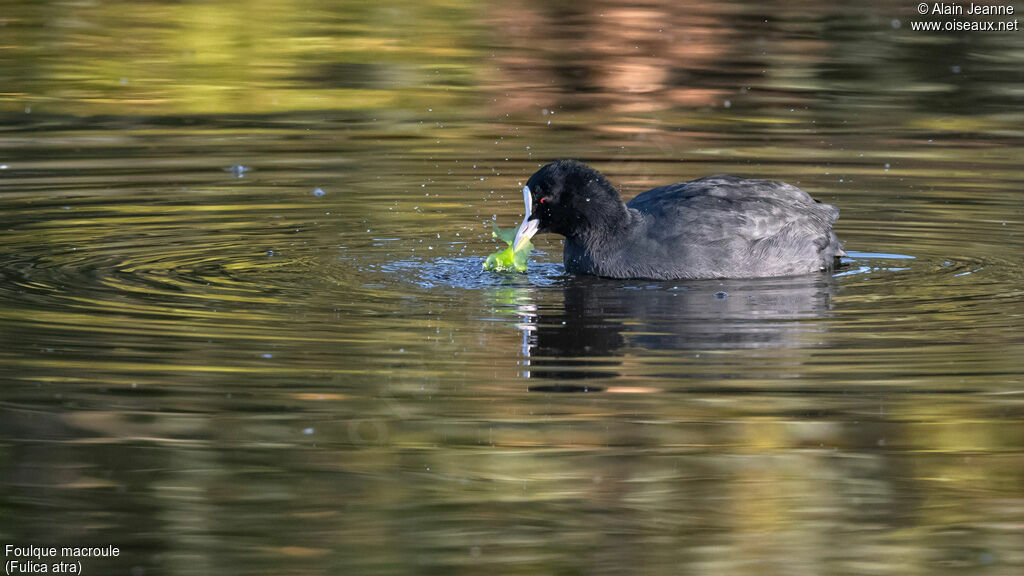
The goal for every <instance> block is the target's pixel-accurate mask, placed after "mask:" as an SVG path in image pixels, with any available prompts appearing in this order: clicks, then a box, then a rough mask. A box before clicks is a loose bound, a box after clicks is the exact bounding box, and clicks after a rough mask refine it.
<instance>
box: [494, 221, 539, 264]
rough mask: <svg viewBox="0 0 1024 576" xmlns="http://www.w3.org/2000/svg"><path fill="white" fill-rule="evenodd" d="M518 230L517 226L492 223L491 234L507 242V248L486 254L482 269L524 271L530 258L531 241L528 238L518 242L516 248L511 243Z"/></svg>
mask: <svg viewBox="0 0 1024 576" xmlns="http://www.w3.org/2000/svg"><path fill="white" fill-rule="evenodd" d="M518 231H519V229H518V228H498V225H497V224H495V225H494V231H492V232H491V236H493V237H495V238H497V239H498V240H502V241H504V242H505V243H506V244H508V248H506V249H504V250H502V251H501V252H495V253H494V254H491V255H490V256H488V257H487V261H486V262H484V270H494V271H495V272H526V263H527V261H528V260H529V259H530V251H531V250H533V243H531V242H530V241H529V240H527V241H525V242H520V243H519V249H518V250H516V249H515V247H514V246H512V243H513V242H515V239H516V232H518Z"/></svg>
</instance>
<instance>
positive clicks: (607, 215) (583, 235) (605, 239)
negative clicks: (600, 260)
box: [566, 193, 640, 255]
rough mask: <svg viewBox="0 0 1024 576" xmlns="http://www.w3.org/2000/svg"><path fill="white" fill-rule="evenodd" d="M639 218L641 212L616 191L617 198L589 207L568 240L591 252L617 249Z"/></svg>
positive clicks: (597, 252)
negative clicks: (621, 197) (633, 208)
mask: <svg viewBox="0 0 1024 576" xmlns="http://www.w3.org/2000/svg"><path fill="white" fill-rule="evenodd" d="M639 218H640V214H639V213H638V212H637V211H636V210H630V209H629V208H627V207H626V205H625V204H624V203H623V202H622V200H621V199H620V198H619V196H618V193H615V198H614V201H605V202H602V203H601V204H600V205H599V206H595V207H593V208H591V209H590V210H587V211H586V212H585V215H584V218H583V221H581V222H580V223H579V225H578V226H576V227H575V228H574V230H573V232H572V234H571V235H568V236H566V241H567V243H569V244H572V245H574V246H575V247H577V248H578V249H581V250H583V251H584V252H587V253H588V254H591V255H600V254H602V253H604V252H606V251H612V250H616V249H618V248H619V247H620V246H621V245H622V244H623V243H625V242H626V240H627V239H628V238H629V236H630V234H631V233H632V232H633V230H634V229H635V228H636V226H637V224H638V220H639Z"/></svg>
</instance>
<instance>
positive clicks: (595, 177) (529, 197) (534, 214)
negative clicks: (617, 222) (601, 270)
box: [514, 160, 624, 248]
mask: <svg viewBox="0 0 1024 576" xmlns="http://www.w3.org/2000/svg"><path fill="white" fill-rule="evenodd" d="M523 201H524V202H525V203H526V217H525V218H524V219H523V223H522V224H520V225H519V231H518V232H517V233H516V239H515V243H514V246H516V247H517V248H518V247H519V246H521V245H522V243H524V242H526V241H527V240H529V239H530V238H532V237H533V236H534V234H537V233H540V232H554V233H555V234H561V235H563V236H567V237H571V236H575V235H579V234H583V233H586V232H588V231H593V230H594V229H595V228H600V227H601V226H607V225H609V223H610V222H612V221H613V220H612V219H613V217H615V216H617V215H619V214H620V213H621V212H622V211H623V210H624V208H623V204H622V199H621V198H620V197H619V193H618V192H616V191H615V188H612V185H611V184H609V183H608V181H607V180H605V177H604V176H602V175H601V173H600V172H598V171H597V170H594V169H593V168H591V167H590V166H587V165H586V164H584V163H582V162H578V161H576V160H558V161H556V162H552V163H550V164H548V165H546V166H544V167H543V168H541V169H540V170H538V171H537V172H536V173H535V174H534V175H533V176H531V177H530V179H529V180H528V181H527V182H526V186H525V187H523Z"/></svg>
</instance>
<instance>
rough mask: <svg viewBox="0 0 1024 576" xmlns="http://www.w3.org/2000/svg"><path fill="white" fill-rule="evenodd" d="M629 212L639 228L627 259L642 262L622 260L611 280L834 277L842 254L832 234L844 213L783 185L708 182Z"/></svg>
mask: <svg viewBox="0 0 1024 576" xmlns="http://www.w3.org/2000/svg"><path fill="white" fill-rule="evenodd" d="M626 206H627V207H628V208H630V209H631V212H632V211H633V210H635V211H636V212H635V213H634V214H639V218H640V220H641V221H642V225H640V226H638V227H637V228H636V231H635V232H634V234H633V235H632V238H631V240H630V244H631V246H629V247H628V249H627V253H630V252H631V253H635V254H643V255H644V256H645V258H638V259H635V262H631V260H630V259H628V258H626V259H622V260H619V261H618V262H616V263H615V266H616V267H617V268H619V269H620V270H618V271H613V273H611V274H608V275H613V276H621V277H636V276H646V277H654V278H669V277H671V278H727V277H729V278H737V277H763V276H785V275H796V274H807V273H811V272H816V271H820V270H823V269H825V270H827V269H830V268H832V266H833V265H834V262H835V259H836V258H837V257H839V256H842V255H843V254H844V253H843V251H842V248H841V247H840V245H839V241H838V239H837V238H836V236H835V233H833V232H832V224H833V223H834V222H835V221H836V219H837V218H838V217H839V210H838V209H837V208H836V207H834V206H831V205H829V204H822V203H820V202H817V201H815V200H814V199H813V198H811V196H810V195H809V194H807V193H806V192H804V191H803V190H801V189H799V188H797V187H795V186H791V185H789V184H785V183H782V182H772V181H768V180H754V179H746V178H739V177H736V176H709V177H706V178H701V179H699V180H692V181H690V182H680V183H678V184H672V185H669V186H663V187H660V188H655V189H653V190H648V191H647V192H644V193H642V194H640V195H638V196H637V197H635V198H633V199H632V200H631V201H630V202H629V203H628V204H627V205H626ZM629 268H636V269H629ZM640 268H643V270H641V269H640Z"/></svg>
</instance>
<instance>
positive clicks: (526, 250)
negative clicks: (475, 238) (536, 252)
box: [484, 186, 540, 272]
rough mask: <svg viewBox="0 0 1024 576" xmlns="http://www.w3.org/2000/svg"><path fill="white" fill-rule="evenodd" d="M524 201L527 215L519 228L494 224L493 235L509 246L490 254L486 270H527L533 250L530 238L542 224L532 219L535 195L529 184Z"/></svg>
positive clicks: (524, 188)
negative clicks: (531, 193) (501, 226)
mask: <svg viewBox="0 0 1024 576" xmlns="http://www.w3.org/2000/svg"><path fill="white" fill-rule="evenodd" d="M523 202H524V203H526V215H525V216H523V223H522V224H520V225H519V227H518V228H498V225H497V224H495V225H494V231H493V232H491V235H492V236H494V237H495V238H497V239H499V240H504V241H505V242H506V243H508V248H506V249H504V250H502V251H501V252H495V253H494V254H491V255H490V256H488V257H487V261H486V262H484V270H496V271H498V272H512V271H515V272H526V262H527V260H529V259H530V250H533V244H531V243H530V238H533V235H534V234H536V233H537V229H538V227H539V226H540V222H538V221H537V220H531V219H530V215H531V214H532V213H533V205H532V204H533V197H532V196H531V195H530V187H529V186H523Z"/></svg>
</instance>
